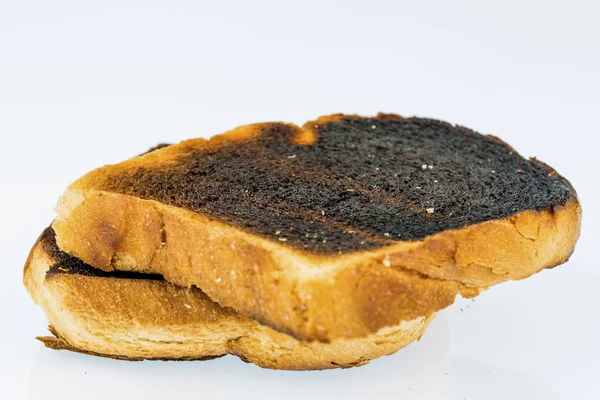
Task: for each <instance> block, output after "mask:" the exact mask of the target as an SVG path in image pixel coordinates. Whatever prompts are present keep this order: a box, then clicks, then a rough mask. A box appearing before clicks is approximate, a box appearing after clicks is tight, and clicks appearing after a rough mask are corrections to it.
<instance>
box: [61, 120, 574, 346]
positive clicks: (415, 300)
mask: <svg viewBox="0 0 600 400" xmlns="http://www.w3.org/2000/svg"><path fill="white" fill-rule="evenodd" d="M57 212H58V217H57V219H56V220H55V222H54V225H53V227H54V229H55V230H56V233H57V240H58V243H59V246H60V247H61V248H62V249H63V250H65V251H67V252H69V253H71V254H73V255H75V256H77V257H79V258H81V259H82V260H84V261H85V262H87V263H89V264H91V265H93V266H94V267H96V268H100V269H104V270H112V269H123V270H135V271H141V272H146V273H158V274H163V275H164V276H165V278H166V279H167V280H170V281H173V282H174V283H177V284H180V285H196V286H198V287H199V288H201V289H202V290H203V291H204V292H205V293H207V294H208V295H209V296H210V297H211V298H212V299H213V300H215V301H217V302H218V303H220V304H221V305H223V306H227V307H232V308H235V309H237V310H239V311H241V312H242V313H245V314H247V315H249V316H251V317H253V318H255V319H257V320H259V321H261V322H263V323H265V324H267V325H269V326H272V327H274V328H275V329H278V330H281V331H284V332H287V333H290V334H291V335H293V336H295V337H297V338H300V339H304V340H313V339H316V340H321V341H328V340H331V339H333V338H336V337H355V336H361V335H365V334H368V333H370V332H374V331H377V330H378V329H380V328H381V327H382V326H387V325H393V324H397V323H398V322H399V321H402V320H410V319H414V318H415V317H418V316H423V315H427V314H429V313H431V312H433V311H437V310H439V309H441V308H443V307H445V306H447V305H449V304H451V303H452V301H453V300H454V297H455V296H456V294H457V293H462V294H463V295H465V296H469V295H475V294H477V293H478V292H479V291H480V290H481V289H483V288H486V287H488V286H490V285H493V284H496V283H499V282H502V281H505V280H509V279H520V278H524V277H527V276H529V275H531V274H533V273H535V272H537V271H539V270H541V269H543V268H547V267H552V266H555V265H558V264H560V263H562V262H564V261H565V260H566V259H567V258H568V256H569V255H570V254H571V252H572V251H573V248H574V246H575V242H576V240H577V238H578V235H579V225H580V218H581V217H580V215H581V209H580V206H579V203H578V200H577V195H576V193H575V191H574V189H573V188H572V186H571V185H570V184H569V182H568V181H567V180H565V179H564V178H563V177H561V176H560V175H558V174H557V173H556V172H555V171H554V170H553V169H551V168H550V167H548V166H547V165H545V164H543V163H541V162H539V161H536V160H531V161H530V160H526V159H524V158H523V157H521V156H519V155H518V154H517V153H516V152H515V151H514V150H513V149H512V148H511V147H510V146H508V145H506V144H505V143H503V142H502V141H500V140H499V139H497V138H494V137H491V136H483V135H480V134H478V133H476V132H473V131H471V130H468V129H466V128H462V127H457V126H452V125H450V124H447V123H444V122H440V121H435V120H430V119H421V118H402V117H399V116H397V115H389V114H379V115H378V116H377V117H374V118H362V117H358V116H346V115H332V116H326V117H321V118H319V119H317V120H316V121H311V122H308V123H306V124H305V125H304V126H303V127H301V128H300V127H297V126H295V125H292V124H284V123H265V124H255V125H248V126H243V127H240V128H237V129H235V130H233V131H230V132H227V133H225V134H223V135H219V136H215V137H213V138H212V139H210V140H204V139H193V140H188V141H184V142H181V143H179V144H177V145H172V146H168V147H164V148H161V149H159V150H156V151H152V152H150V153H148V154H145V155H143V156H140V157H136V158H133V159H131V160H128V161H125V162H122V163H120V164H116V165H109V166H105V167H102V168H99V169H97V170H95V171H92V172H90V173H89V174H87V175H85V176H84V177H82V178H81V179H79V180H77V181H76V182H75V183H73V184H72V185H71V186H70V187H69V188H68V189H67V191H66V193H65V194H64V195H63V196H62V198H61V200H60V201H59V205H58V207H57ZM424 293H425V294H426V295H425V296H424V295H423V294H424Z"/></svg>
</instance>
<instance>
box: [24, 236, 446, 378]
mask: <svg viewBox="0 0 600 400" xmlns="http://www.w3.org/2000/svg"><path fill="white" fill-rule="evenodd" d="M52 263H53V260H52V259H51V258H50V257H49V254H48V253H46V252H45V250H44V248H43V247H42V246H41V245H40V244H39V243H37V244H36V245H35V246H34V248H33V250H32V253H31V256H30V258H29V260H28V263H27V265H26V266H25V269H24V281H25V285H26V287H27V289H28V291H29V293H30V294H31V296H32V297H33V299H34V300H35V302H36V303H38V304H39V305H40V306H41V307H42V308H43V309H44V311H45V313H46V315H47V317H48V319H49V322H50V324H51V332H52V334H53V335H54V336H53V337H48V336H46V337H40V338H38V339H39V340H41V341H42V342H43V343H44V344H45V345H46V346H47V347H50V348H53V349H57V350H71V351H77V352H81V353H86V354H91V355H99V356H105V357H111V358H118V359H125V360H142V359H162V360H171V359H173V360H199V359H209V358H215V357H220V356H222V355H225V354H235V355H238V356H239V357H240V358H242V359H243V360H245V361H249V362H253V363H255V364H257V365H260V366H262V367H265V368H273V369H295V370H305V369H328V368H344V367H351V366H357V365H363V364H366V363H367V362H369V361H370V360H372V359H374V358H377V357H380V356H383V355H387V354H392V353H394V352H396V351H397V350H399V349H400V348H402V347H404V346H406V345H407V344H409V343H411V342H412V341H414V340H418V339H419V338H420V337H421V335H422V334H423V332H424V330H425V328H426V327H427V325H428V324H429V322H430V321H431V319H432V318H433V317H434V315H429V316H427V317H424V318H418V319H416V320H414V321H409V322H404V323H402V324H400V325H399V326H396V327H390V328H384V329H382V330H380V331H378V332H376V333H375V334H372V335H368V336H367V337H364V338H360V339H338V340H334V341H332V342H331V343H320V342H311V343H303V342H299V341H298V340H296V339H294V338H292V337H290V336H288V335H285V334H282V333H279V332H276V331H274V330H272V329H270V328H268V327H265V326H263V325H260V324H259V323H257V322H256V321H253V320H251V319H249V318H247V317H245V316H243V315H241V314H239V313H237V312H235V311H233V310H231V309H227V308H223V307H220V306H219V305H218V304H216V303H214V302H212V301H211V300H210V299H209V298H208V297H207V296H206V295H204V294H203V293H202V292H201V291H200V290H197V289H186V288H180V287H176V286H174V285H172V284H170V283H168V282H166V281H156V280H152V281H148V280H144V279H121V278H107V277H91V276H84V275H77V274H55V275H52V276H50V277H46V271H47V270H48V269H49V268H50V267H51V265H52Z"/></svg>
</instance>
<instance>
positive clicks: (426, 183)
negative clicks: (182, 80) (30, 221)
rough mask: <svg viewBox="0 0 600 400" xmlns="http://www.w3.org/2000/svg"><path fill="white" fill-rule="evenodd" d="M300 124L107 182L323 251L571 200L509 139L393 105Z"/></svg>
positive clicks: (567, 189)
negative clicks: (308, 137) (399, 113)
mask: <svg viewBox="0 0 600 400" xmlns="http://www.w3.org/2000/svg"><path fill="white" fill-rule="evenodd" d="M308 128H310V130H312V131H314V139H315V141H314V142H312V143H310V144H307V143H300V144H299V143H298V140H297V138H298V137H299V136H301V134H302V131H301V130H300V128H296V127H294V126H291V125H286V124H264V125H261V128H260V129H261V132H260V134H259V135H257V136H254V137H251V138H250V139H248V140H246V141H244V142H238V143H235V144H231V145H227V146H219V147H218V148H204V149H199V150H197V151H192V152H188V153H186V154H185V155H184V156H182V157H181V159H179V160H178V162H177V163H174V164H169V165H167V166H162V167H160V168H138V169H136V170H134V171H130V172H129V173H127V174H122V175H119V176H113V177H111V178H110V179H108V180H107V181H106V182H105V183H104V187H102V188H101V189H105V190H111V191H115V192H118V193H122V194H127V195H132V196H137V197H140V198H143V199H151V200H157V201H160V202H163V203H166V204H169V205H173V206H177V207H182V208H186V209H189V210H192V211H194V212H198V213H202V214H205V215H207V216H209V217H211V218H214V219H218V220H222V221H225V222H227V223H230V224H232V225H235V226H237V227H240V228H242V229H245V230H248V231H250V232H253V233H257V234H261V235H264V236H267V237H269V238H271V239H273V240H278V241H281V242H285V243H286V244H289V245H291V246H294V247H299V248H304V249H307V250H309V251H314V252H322V253H335V252H342V251H352V250H360V249H366V248H374V247H379V246H382V245H385V244H389V243H390V242H392V241H397V240H416V239H421V238H423V237H425V236H428V235H431V234H434V233H437V232H441V231H444V230H448V229H457V228H461V227H465V226H467V225H470V224H476V223H479V222H483V221H487V220H491V219H499V218H505V217H508V216H511V215H513V214H516V213H518V212H520V211H524V210H530V209H531V210H541V209H546V208H549V207H552V206H554V205H556V204H565V203H566V202H567V201H568V200H569V199H571V198H573V197H574V196H575V192H574V190H573V188H572V187H571V185H570V184H569V182H568V181H567V180H565V179H564V178H562V177H561V176H559V175H556V174H553V173H552V170H551V169H549V168H548V167H547V166H545V165H544V164H541V163H536V162H531V161H528V160H526V159H524V158H522V157H521V156H519V155H518V154H517V153H516V152H515V151H514V150H513V149H511V148H510V147H509V146H508V145H506V144H505V143H503V142H502V141H500V140H496V139H494V138H490V137H486V136H484V135H480V134H478V133H476V132H474V131H471V130H469V129H466V128H463V127H457V126H452V125H450V124H448V123H445V122H441V121H436V120H431V119H423V118H407V119H402V118H398V117H396V116H393V115H381V116H380V117H376V118H360V117H340V118H338V119H332V120H326V121H325V122H322V123H315V124H314V125H311V126H309V127H308Z"/></svg>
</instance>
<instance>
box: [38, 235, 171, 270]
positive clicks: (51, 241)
mask: <svg viewBox="0 0 600 400" xmlns="http://www.w3.org/2000/svg"><path fill="white" fill-rule="evenodd" d="M40 244H41V246H42V250H43V251H44V252H45V253H46V255H47V256H48V257H49V258H50V259H51V260H53V265H52V266H51V267H50V268H49V269H48V271H47V272H46V278H52V277H53V276H55V275H59V274H71V275H75V274H77V275H85V276H98V277H105V278H124V279H149V280H162V279H163V277H162V275H157V274H141V273H137V272H130V271H110V272H104V271H102V270H100V269H97V268H94V267H92V266H91V265H89V264H86V263H84V262H83V261H81V260H80V259H79V258H76V257H73V256H71V255H69V254H67V253H65V252H64V251H62V250H61V249H60V248H59V247H58V245H57V244H56V233H55V232H54V229H52V227H49V228H46V230H44V232H43V233H42V236H41V237H40Z"/></svg>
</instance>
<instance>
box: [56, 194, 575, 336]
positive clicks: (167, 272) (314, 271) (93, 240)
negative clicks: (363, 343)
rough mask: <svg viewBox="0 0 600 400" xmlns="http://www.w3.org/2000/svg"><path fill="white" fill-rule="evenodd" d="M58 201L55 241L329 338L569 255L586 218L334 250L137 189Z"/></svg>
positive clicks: (532, 214) (505, 224) (527, 215)
mask: <svg viewBox="0 0 600 400" xmlns="http://www.w3.org/2000/svg"><path fill="white" fill-rule="evenodd" d="M61 202H62V205H61V206H60V207H59V216H58V218H57V219H56V221H55V223H54V224H53V227H54V229H55V230H56V232H57V240H58V244H59V246H60V247H61V248H62V249H63V250H65V251H67V252H70V253H72V254H74V255H76V256H78V257H79V258H81V259H82V260H84V261H85V262H87V263H89V264H91V265H93V266H95V267H98V268H101V269H105V270H111V269H113V268H117V269H123V270H137V271H141V272H152V273H158V274H162V275H164V277H165V279H167V280H169V281H171V282H173V283H175V284H178V285H182V286H192V285H196V286H198V287H199V288H201V289H202V290H203V291H204V292H205V293H207V294H208V296H209V297H210V298H211V299H213V300H214V301H216V302H218V303H219V304H221V305H224V306H227V307H232V308H234V309H236V310H238V311H240V312H242V313H243V314H246V315H248V316H250V317H252V318H254V319H256V320H258V321H260V322H262V323H265V324H267V325H269V326H271V327H273V328H275V329H277V330H279V331H282V332H287V333H289V334H291V335H293V336H295V337H297V338H300V339H304V340H311V339H317V340H321V341H329V340H332V339H335V338H340V337H361V336H364V335H367V334H369V333H373V332H376V331H377V330H379V329H381V328H383V327H385V326H389V325H397V324H399V323H400V322H401V321H407V320H412V319H414V318H416V317H418V316H424V315H428V314H430V313H432V312H435V311H438V310H440V309H442V308H444V307H447V306H448V305H450V304H451V303H452V302H453V301H454V297H455V296H456V295H457V294H462V295H463V296H474V295H477V294H478V293H479V292H480V291H481V290H484V289H485V288H487V287H489V286H491V285H494V284H497V283H500V282H503V281H507V280H512V279H522V278H526V277H528V276H530V275H532V274H534V273H536V272H538V271H540V270H542V269H544V268H549V267H553V266H556V265H558V264H561V263H563V262H565V261H566V260H567V259H568V257H569V256H570V254H571V253H572V251H573V248H574V246H575V243H576V241H577V238H578V236H579V227H580V221H581V208H580V206H579V203H578V201H577V200H573V201H571V202H569V203H568V204H566V205H565V206H557V207H555V208H554V209H551V210H544V211H525V212H522V213H519V214H517V215H514V216H513V217H510V218H507V219H504V220H493V221H488V222H484V223H481V224H477V225H472V226H469V227H466V228H463V229H459V230H454V231H445V232H442V233H439V234H436V235H432V236H430V237H427V238H426V239H424V240H421V241H414V242H400V243H398V244H396V245H392V246H388V247H384V248H381V249H376V250H371V251H364V252H358V253H350V254H345V255H341V256H338V257H332V256H319V255H312V254H306V253H303V252H301V251H298V250H296V249H293V248H290V247H286V246H285V245H282V244H279V243H274V242H271V241H268V240H265V239H264V238H261V237H258V236H256V235H251V234H248V233H246V232H244V231H242V230H239V229H237V228H234V227H231V226H228V225H226V224H223V223H221V222H218V221H212V220H209V219H207V218H205V217H203V216H201V215H198V214H194V213H192V212H189V211H186V210H181V209H178V208H176V207H172V206H166V205H164V204H161V203H157V202H153V201H148V200H140V199H137V198H133V197H129V196H123V195H118V194H114V193H107V192H95V191H93V190H89V191H86V192H73V191H68V192H67V193H66V195H65V196H64V197H63V198H62V200H61ZM65 210H68V211H65ZM165 238H166V240H165ZM378 310H379V311H378Z"/></svg>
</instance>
